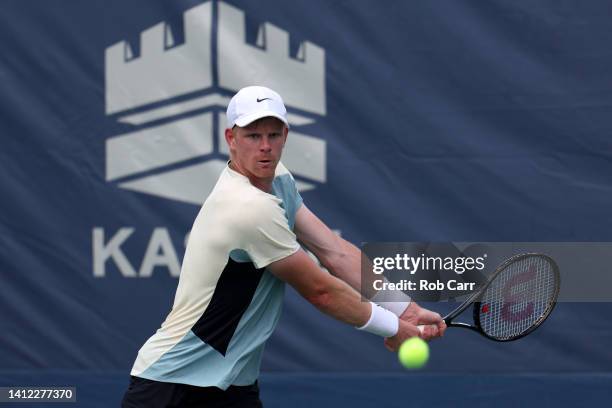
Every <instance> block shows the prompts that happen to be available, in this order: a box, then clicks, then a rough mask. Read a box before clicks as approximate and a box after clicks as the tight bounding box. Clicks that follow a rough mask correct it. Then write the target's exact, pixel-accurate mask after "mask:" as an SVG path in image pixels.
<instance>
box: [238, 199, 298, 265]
mask: <svg viewBox="0 0 612 408" xmlns="http://www.w3.org/2000/svg"><path fill="white" fill-rule="evenodd" d="M277 201H280V200H275V199H274V198H271V197H269V198H264V199H259V200H257V203H255V204H254V205H253V206H251V207H250V208H249V210H248V211H245V214H244V216H245V217H246V216H248V220H246V222H245V223H244V226H243V231H242V232H243V234H242V243H243V244H242V249H244V250H245V251H246V252H247V254H248V255H249V257H250V258H251V260H252V261H253V263H254V264H255V267H257V268H263V267H265V266H268V265H269V264H271V263H272V262H274V261H278V260H280V259H283V258H286V257H288V256H289V255H292V254H294V253H295V252H296V251H297V250H298V249H299V248H300V246H299V244H298V242H297V238H296V236H295V234H294V233H293V231H292V230H291V228H290V227H289V223H288V221H287V217H286V216H285V210H284V209H283V208H282V207H281V206H280V205H279V202H277Z"/></svg>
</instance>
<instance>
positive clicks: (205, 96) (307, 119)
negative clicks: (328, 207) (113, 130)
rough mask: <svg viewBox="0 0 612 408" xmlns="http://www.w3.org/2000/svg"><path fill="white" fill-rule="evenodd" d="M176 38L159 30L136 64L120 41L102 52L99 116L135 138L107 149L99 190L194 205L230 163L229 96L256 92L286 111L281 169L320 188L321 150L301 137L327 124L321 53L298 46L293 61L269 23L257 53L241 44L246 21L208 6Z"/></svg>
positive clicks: (112, 141) (230, 10) (148, 34)
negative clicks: (263, 91)
mask: <svg viewBox="0 0 612 408" xmlns="http://www.w3.org/2000/svg"><path fill="white" fill-rule="evenodd" d="M213 16H216V25H215V24H213ZM184 35H185V38H184V39H185V41H184V44H181V45H175V43H174V40H173V36H172V31H171V30H170V29H169V27H168V26H167V24H166V23H163V22H162V23H159V24H156V25H154V26H153V27H150V28H148V29H147V30H145V31H143V32H142V33H141V38H140V55H139V56H138V57H134V53H133V51H132V49H131V47H130V45H129V44H128V43H127V42H125V41H121V42H118V43H116V44H114V45H112V46H110V47H108V48H107V49H106V55H105V81H106V114H107V115H112V116H113V117H116V118H117V120H118V121H119V122H121V123H124V124H129V125H132V126H133V129H134V130H133V131H130V132H128V133H123V134H120V135H116V136H113V137H111V138H109V139H108V140H107V141H106V180H107V181H110V182H114V183H117V184H118V185H119V186H120V187H121V188H124V189H129V190H133V191H139V192H143V193H147V194H152V195H156V196H160V197H164V198H168V199H173V200H179V201H183V202H187V203H191V204H197V205H199V204H202V202H203V201H204V199H205V198H206V196H207V195H208V193H209V192H210V191H211V190H212V187H213V186H214V183H215V182H216V180H217V177H218V175H219V174H220V172H221V170H222V169H223V168H224V167H225V163H226V161H227V158H228V155H229V151H228V149H227V145H226V143H225V139H224V136H223V133H224V129H225V109H226V107H227V104H228V103H229V99H230V96H231V95H232V94H233V93H235V92H236V91H237V90H239V89H240V88H242V87H244V86H248V85H253V84H257V85H264V86H268V87H270V88H272V89H274V90H276V91H277V92H278V93H280V94H281V95H282V96H283V99H284V100H285V104H286V105H287V108H288V111H289V113H288V118H289V122H290V124H291V132H290V134H289V138H288V140H287V145H286V146H285V151H284V153H283V163H284V164H285V165H286V166H287V167H288V168H289V169H290V170H291V172H292V173H293V174H294V176H295V178H296V181H297V184H298V188H299V189H300V190H301V191H304V190H308V189H312V188H314V187H316V185H317V184H318V183H324V182H325V181H326V143H325V141H324V140H322V139H318V138H316V137H313V136H310V135H307V134H304V133H301V132H300V131H299V128H300V127H301V126H304V125H309V124H312V123H314V122H315V121H316V119H317V118H318V117H320V116H324V115H325V114H326V103H325V52H324V50H323V49H322V48H320V47H318V46H316V45H314V44H312V43H310V42H307V41H306V42H303V43H302V44H301V45H300V48H299V50H298V55H297V58H295V59H294V58H291V57H290V56H289V35H288V34H287V32H285V31H283V30H281V29H280V28H278V27H276V26H274V25H273V24H270V23H265V24H263V25H262V26H261V27H260V28H259V32H258V36H257V43H256V45H255V46H253V45H250V44H247V43H246V42H245V39H246V35H245V17H244V13H243V12H242V11H241V10H239V9H237V8H235V7H233V6H231V5H229V4H227V3H224V2H222V1H214V0H211V1H208V2H205V3H203V4H200V5H198V6H196V7H193V8H191V9H189V10H187V11H186V12H185V14H184ZM213 50H216V53H215V54H216V55H214V54H213ZM296 128H297V131H296Z"/></svg>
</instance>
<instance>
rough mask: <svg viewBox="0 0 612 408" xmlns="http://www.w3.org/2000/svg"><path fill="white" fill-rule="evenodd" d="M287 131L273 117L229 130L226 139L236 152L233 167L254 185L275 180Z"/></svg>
mask: <svg viewBox="0 0 612 408" xmlns="http://www.w3.org/2000/svg"><path fill="white" fill-rule="evenodd" d="M287 132H288V130H287V127H286V126H285V124H284V123H283V122H281V121H280V120H278V119H276V118H272V117H267V118H262V119H259V120H257V121H255V122H253V123H251V124H249V125H247V126H246V127H243V128H241V127H238V126H234V128H233V129H227V130H226V132H225V138H226V140H227V143H228V145H229V148H230V151H231V153H232V164H233V165H234V166H235V168H236V170H238V171H239V172H240V173H242V174H244V175H245V176H247V177H248V178H249V179H250V180H251V182H253V181H255V180H258V179H262V180H271V179H273V178H274V171H275V170H276V165H277V164H278V162H279V161H280V158H281V154H282V152H283V146H284V145H285V141H286V140H287Z"/></svg>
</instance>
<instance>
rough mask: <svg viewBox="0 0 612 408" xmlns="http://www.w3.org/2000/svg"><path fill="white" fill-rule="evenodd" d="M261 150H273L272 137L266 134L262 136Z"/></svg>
mask: <svg viewBox="0 0 612 408" xmlns="http://www.w3.org/2000/svg"><path fill="white" fill-rule="evenodd" d="M259 150H261V151H263V152H269V151H270V150H272V146H271V145H270V138H269V137H268V136H264V137H262V138H261V144H260V145H259Z"/></svg>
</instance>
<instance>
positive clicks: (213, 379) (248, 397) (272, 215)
mask: <svg viewBox="0 0 612 408" xmlns="http://www.w3.org/2000/svg"><path fill="white" fill-rule="evenodd" d="M227 124H228V128H227V129H226V130H225V139H226V141H227V144H228V146H229V150H230V158H231V160H230V161H229V162H228V165H227V167H226V168H225V169H224V170H223V172H222V173H221V176H220V177H219V180H218V181H217V184H216V185H215V187H214V189H213V191H212V192H211V194H210V195H209V196H208V198H207V199H206V202H205V203H204V205H203V206H202V208H201V210H200V212H199V214H198V215H197V217H196V219H195V222H194V224H193V228H192V230H191V234H190V238H189V242H188V245H187V249H186V252H185V257H184V260H183V265H182V269H181V274H180V278H179V283H178V288H177V291H176V296H175V299H174V305H173V307H172V310H171V311H170V314H169V315H168V316H167V318H166V320H165V321H164V322H163V323H162V325H161V328H159V329H158V330H157V332H156V333H155V334H154V335H153V336H152V337H151V338H149V339H148V340H147V342H146V343H145V344H144V345H143V346H142V348H141V349H140V351H139V353H138V356H137V358H136V361H135V363H134V366H133V368H132V372H131V375H132V378H131V381H130V385H129V388H128V390H127V392H126V394H125V396H124V399H123V407H125V408H132V407H147V408H155V407H171V406H172V407H191V406H193V407H195V406H198V407H201V406H205V407H217V406H219V407H220V406H223V407H230V406H231V407H243V408H244V407H261V406H262V404H261V401H260V399H259V389H258V385H257V378H258V376H259V366H260V362H261V357H262V353H263V349H264V344H265V342H266V340H267V339H268V337H270V335H271V334H272V332H273V331H274V328H275V326H276V323H277V322H278V319H279V317H280V312H281V306H282V302H283V293H284V287H285V282H286V283H289V284H290V285H291V286H293V287H294V288H295V289H296V290H297V291H298V292H299V293H300V294H301V295H302V296H303V297H304V298H305V299H307V300H308V301H309V302H310V303H312V304H313V305H314V306H315V307H317V308H318V309H319V310H320V311H321V312H323V313H326V314H328V315H330V316H332V317H334V318H336V319H338V320H340V321H342V322H344V323H347V324H350V325H352V326H355V327H356V328H357V329H358V330H363V331H366V332H370V333H373V334H375V335H378V336H381V337H384V338H387V340H386V344H387V346H388V347H389V348H391V349H396V348H397V347H398V346H399V344H401V342H402V341H403V340H404V339H407V338H409V337H413V336H419V335H420V336H421V337H423V338H425V339H430V338H432V337H436V336H440V335H441V334H443V332H444V328H445V326H444V323H443V322H442V319H441V318H440V315H438V314H437V313H433V312H431V311H428V310H425V309H422V308H420V307H419V306H418V305H417V304H416V303H414V302H410V301H409V299H405V300H404V301H402V302H390V303H388V304H385V305H383V306H386V307H387V308H390V309H392V311H389V310H387V308H385V307H381V306H380V305H378V304H376V303H372V302H363V301H362V300H361V296H360V294H359V293H358V292H357V290H358V289H359V287H360V275H361V273H360V260H361V258H360V257H361V253H360V251H359V250H358V249H357V248H356V247H355V246H353V245H352V244H350V243H348V242H347V241H345V240H343V239H342V238H340V237H338V236H337V235H336V234H334V233H333V232H332V231H331V230H330V229H329V228H328V227H327V226H326V225H325V224H324V223H323V222H322V221H321V220H320V219H319V218H317V217H316V216H315V215H314V214H313V213H312V212H311V211H310V210H308V208H307V207H306V206H305V205H304V204H303V202H302V197H301V196H300V194H299V193H298V190H297V188H296V185H295V181H294V179H293V177H292V176H291V174H290V173H289V171H288V170H287V169H286V168H285V167H284V166H283V164H282V163H281V161H280V159H281V154H282V151H283V147H284V146H285V142H286V141H287V134H288V131H289V124H288V122H287V115H286V109H285V106H284V104H283V101H282V99H281V97H280V95H279V94H277V93H276V92H274V91H272V90H270V89H268V88H265V87H260V86H251V87H247V88H243V89H241V90H240V91H239V92H238V93H237V94H236V95H234V97H233V98H232V99H231V101H230V103H229V106H228V108H227ZM298 241H300V242H301V243H302V244H304V245H305V246H306V247H307V248H308V249H310V250H311V251H312V252H313V253H314V254H315V255H316V256H317V257H318V259H319V260H320V261H321V263H322V265H324V266H325V267H326V268H327V269H328V270H329V271H330V272H331V274H329V273H327V272H325V271H323V270H322V269H321V268H320V267H319V266H318V265H317V264H316V263H315V262H314V261H313V260H312V259H311V258H310V257H309V256H308V255H307V253H306V252H304V250H303V249H301V248H300V245H299V244H298ZM398 316H400V317H402V319H400V318H398ZM417 324H425V325H427V326H426V329H425V331H424V332H423V333H420V332H419V329H418V328H417V327H416V325H417Z"/></svg>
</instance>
